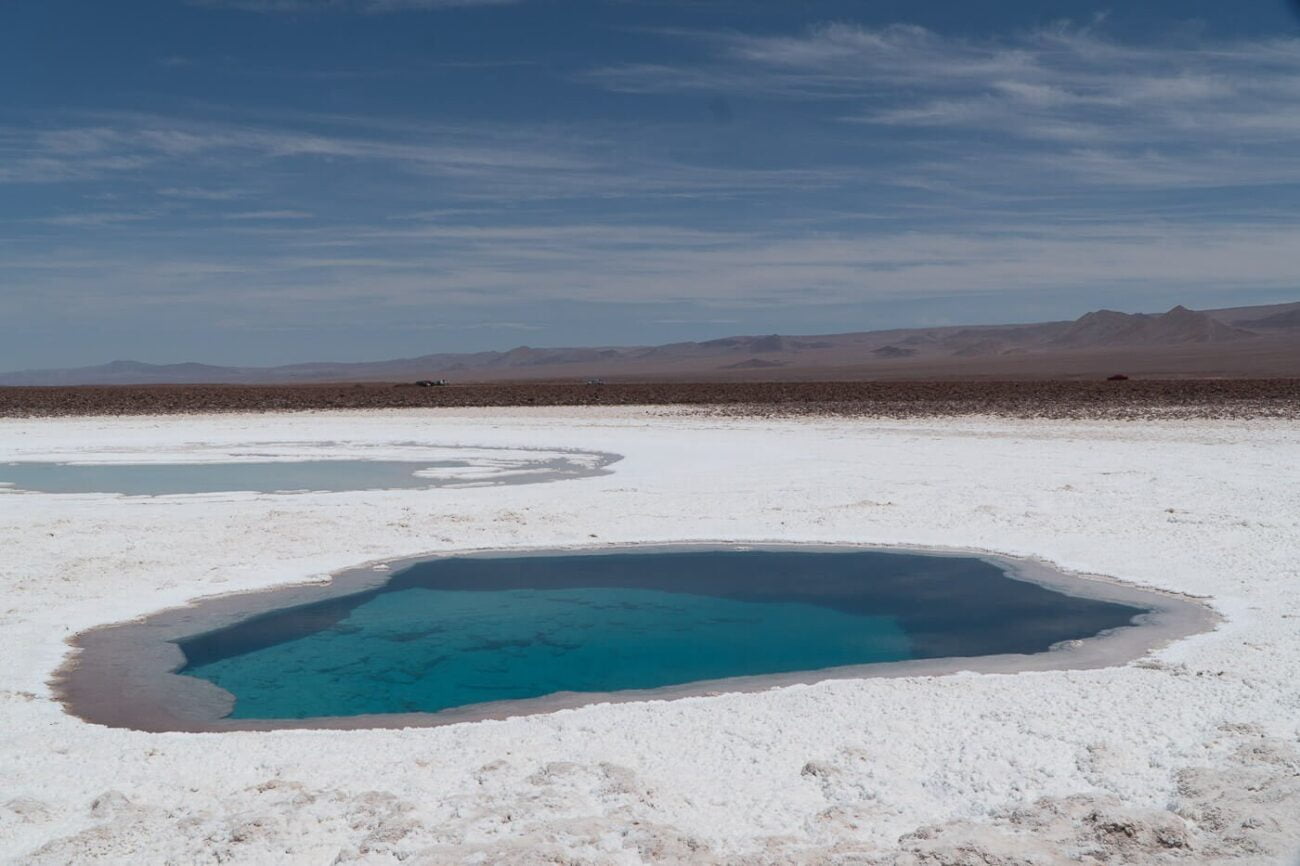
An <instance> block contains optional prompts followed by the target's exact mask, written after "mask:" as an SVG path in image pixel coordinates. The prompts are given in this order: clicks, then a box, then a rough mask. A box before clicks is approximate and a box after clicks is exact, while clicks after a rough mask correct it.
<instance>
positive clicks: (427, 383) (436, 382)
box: [415, 379, 451, 388]
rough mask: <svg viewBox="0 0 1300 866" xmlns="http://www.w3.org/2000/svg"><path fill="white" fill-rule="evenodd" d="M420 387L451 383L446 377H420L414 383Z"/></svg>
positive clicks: (435, 386)
mask: <svg viewBox="0 0 1300 866" xmlns="http://www.w3.org/2000/svg"><path fill="white" fill-rule="evenodd" d="M415 384H416V385H418V386H419V387H421V388H439V387H442V386H443V385H449V384H451V383H450V382H448V381H447V380H446V379H421V380H420V381H418V382H416V383H415Z"/></svg>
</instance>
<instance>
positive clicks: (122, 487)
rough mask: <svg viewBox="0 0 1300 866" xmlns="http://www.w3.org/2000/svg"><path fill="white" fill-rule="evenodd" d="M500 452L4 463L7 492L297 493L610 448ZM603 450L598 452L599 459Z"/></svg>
mask: <svg viewBox="0 0 1300 866" xmlns="http://www.w3.org/2000/svg"><path fill="white" fill-rule="evenodd" d="M581 457H586V458H587V459H585V460H584V459H581ZM581 457H567V456H560V457H553V456H552V457H545V458H539V459H528V458H527V456H524V457H518V456H516V457H514V458H513V459H510V458H505V459H495V460H487V461H483V460H478V461H475V460H423V461H420V460H297V461H252V462H229V463H227V462H212V463H107V464H95V463H59V462H30V463H0V492H6V491H8V492H31V493H118V494H122V495H125V496H168V495H176V494H191V493H224V492H236V491H251V492H255V493H290V492H296V491H320V492H339V491H345V490H399V489H429V488H434V487H450V486H470V485H476V484H526V483H537V482H544V481H557V480H560V479H563V478H578V477H583V476H586V475H592V474H596V473H598V472H599V469H600V466H601V465H603V464H604V462H606V461H605V460H603V459H599V458H602V457H604V455H582V456H581ZM592 458H597V459H592Z"/></svg>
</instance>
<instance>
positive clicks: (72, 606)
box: [0, 409, 1300, 864]
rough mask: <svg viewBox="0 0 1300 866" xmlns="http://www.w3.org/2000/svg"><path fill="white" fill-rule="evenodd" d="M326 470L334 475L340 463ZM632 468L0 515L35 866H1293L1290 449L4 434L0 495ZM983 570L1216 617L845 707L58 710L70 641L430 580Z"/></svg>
mask: <svg viewBox="0 0 1300 866" xmlns="http://www.w3.org/2000/svg"><path fill="white" fill-rule="evenodd" d="M324 443H328V444H324ZM412 443H415V444H417V445H420V444H425V445H427V446H429V447H430V448H433V447H435V446H447V445H463V446H485V447H515V448H518V447H526V448H542V449H584V450H590V451H606V452H615V453H618V454H622V455H624V456H625V459H624V460H623V461H621V462H619V463H616V464H614V465H613V466H612V467H611V468H612V469H613V473H612V474H610V475H607V476H603V477H596V478H587V479H582V480H576V481H561V482H553V483H544V484H535V485H523V486H511V487H467V488H443V489H436V490H403V491H370V492H350V493H312V494H295V495H268V494H229V495H227V494H207V495H202V496H173V497H158V498H126V497H115V496H106V495H44V494H26V493H10V492H3V493H0V551H3V553H4V555H3V557H0V587H2V588H3V596H2V597H3V601H2V602H0V634H2V635H3V638H4V652H3V653H0V768H3V771H2V772H0V858H2V859H3V862H11V863H24V864H27V863H82V862H107V863H119V862H120V863H146V862H147V863H165V862H172V863H216V862H226V863H230V862H235V863H332V862H337V863H354V862H355V863H376V864H384V863H398V862H403V863H544V862H545V863H554V862H560V863H565V862H569V863H601V864H604V863H663V862H690V863H720V862H726V863H872V864H875V863H900V864H901V863H926V864H939V863H981V864H1013V863H1014V864H1031V863H1065V862H1085V863H1171V862H1178V863H1189V864H1190V863H1218V862H1224V863H1227V862H1233V863H1261V864H1263V863H1270V864H1271V863H1287V864H1292V863H1300V820H1297V816H1300V739H1298V735H1300V676H1297V673H1296V672H1297V671H1300V579H1298V578H1300V557H1297V553H1298V552H1300V471H1298V470H1297V468H1296V467H1297V466H1300V425H1297V424H1296V423H1295V422H1262V421H1249V422H1240V421H1238V422H1233V421H1177V422H1150V423H1143V422H1057V421H1008V420H1000V419H961V420H945V419H925V420H917V421H874V420H863V419H857V420H843V419H821V418H805V419H799V420H764V419H716V418H703V417H693V416H690V415H686V414H679V413H675V412H669V411H664V410H658V409H585V410H584V409H555V410H527V411H525V410H503V409H492V410H457V411H439V410H415V411H367V412H334V413H309V414H307V413H304V414H272V415H225V416H188V417H186V416H172V417H165V418H148V417H137V418H124V419H107V418H94V419H53V420H48V419H47V420H17V419H7V420H0V461H3V460H14V459H26V460H48V459H64V460H68V459H82V460H112V459H124V458H123V455H128V456H129V455H132V454H141V453H143V454H151V455H154V456H155V457H157V458H158V459H162V457H161V455H165V456H166V458H167V459H173V458H180V459H194V458H200V459H216V458H218V457H220V456H221V455H223V454H237V453H247V452H249V451H258V452H264V451H266V450H267V448H268V447H273V448H274V453H275V454H277V455H280V456H304V455H311V456H321V455H322V453H323V452H325V451H327V452H328V454H329V456H340V457H353V456H371V457H376V458H380V457H386V456H389V455H390V454H392V453H396V452H399V451H400V452H401V454H402V456H407V455H409V453H410V448H411V445H412ZM691 540H734V541H738V542H744V541H771V542H821V543H843V542H848V543H871V544H898V545H904V546H914V547H936V546H937V547H954V548H973V549H978V550H985V551H990V552H995V553H1002V554H1007V555H1011V556H1025V557H1037V558H1041V559H1043V560H1045V561H1049V562H1051V563H1054V564H1056V565H1058V566H1060V567H1062V568H1065V569H1069V570H1074V571H1079V572H1084V573H1096V574H1102V575H1107V576H1110V577H1113V578H1117V579H1120V580H1124V581H1130V582H1133V583H1136V584H1139V585H1143V586H1150V587H1156V588H1161V589H1165V590H1170V591H1174V592H1179V593H1187V594H1192V595H1197V596H1203V597H1206V598H1207V599H1208V600H1209V601H1210V603H1211V604H1212V605H1213V607H1214V608H1215V609H1216V610H1217V611H1218V612H1219V613H1221V614H1222V615H1223V616H1224V618H1225V619H1224V622H1223V623H1221V624H1220V625H1219V627H1218V628H1217V629H1216V630H1215V631H1213V632H1211V633H1208V634H1202V635H1199V636H1196V637H1192V638H1189V639H1186V640H1183V641H1180V642H1178V643H1176V644H1174V645H1172V646H1170V647H1167V648H1165V649H1163V650H1160V651H1158V652H1157V653H1155V654H1154V655H1153V656H1151V657H1149V658H1147V659H1145V660H1141V661H1138V662H1135V663H1132V664H1129V665H1127V666H1123V667H1116V668H1106V669H1100V670H1088V671H1048V672H1033V673H1019V674H997V675H989V674H957V675H952V676H945V677H933V678H925V677H910V678H902V679H868V680H847V681H843V680H842V681H833V682H826V683H821V684H817V685H803V686H790V687H786V688H780V689H775V690H772V691H768V692H762V693H757V694H736V695H722V696H718V697H704V698H686V699H681V700H676V701H659V702H643V703H626V704H608V705H598V706H592V707H586V708H582V709H577V710H566V711H561V712H557V713H554V714H551V715H540V716H529V717H524V718H517V719H511V720H507V721H499V722H498V721H489V722H480V723H474V724H465V725H453V726H448V727H441V728H425V729H409V730H359V731H275V732H258V733H253V732H243V733H222V734H180V733H171V734H144V733H138V732H132V731H126V730H118V729H109V728H102V727H98V726H93V725H88V724H86V723H84V722H81V721H79V720H77V719H75V718H73V717H71V716H68V715H67V714H66V713H65V712H64V711H63V708H62V707H61V706H60V705H59V704H58V703H56V702H54V701H53V700H52V699H51V695H50V690H49V688H48V686H47V685H46V682H47V680H48V679H49V677H50V676H51V674H52V673H53V671H54V670H55V669H56V668H58V667H59V665H61V664H62V663H63V661H64V659H65V655H66V653H67V652H68V647H67V645H66V644H65V642H64V641H65V639H66V638H67V637H69V636H71V635H72V634H74V633H75V632H77V631H80V630H84V629H88V628H91V627H94V626H98V625H102V624H105V623H109V622H115V621H121V620H127V619H131V618H133V617H136V616H139V615H142V614H145V613H148V612H151V611H153V610H157V609H159V608H163V607H168V606H174V605H178V604H182V603H184V602H186V601H188V600H192V599H194V598H197V597H200V596H204V595H211V594H216V593H226V592H232V591H240V590H249V589H257V588H263V587H267V586H271V585H276V584H282V583H288V582H301V581H304V580H311V579H321V578H323V577H324V575H326V574H328V573H330V572H333V571H337V570H339V569H343V568H346V567H348V566H352V565H356V564H359V563H362V562H365V561H370V560H378V559H388V558H394V557H402V556H414V555H417V554H420V553H423V552H437V551H451V550H467V549H484V548H502V547H546V546H552V545H590V544H598V543H634V542H644V543H657V542H673V541H691Z"/></svg>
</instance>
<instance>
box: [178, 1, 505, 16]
mask: <svg viewBox="0 0 1300 866" xmlns="http://www.w3.org/2000/svg"><path fill="white" fill-rule="evenodd" d="M187 2H188V3H189V5H191V6H205V7H210V8H219V9H238V10H241V11H244V12H259V13H263V14H285V13H298V14H301V13H328V12H361V13H366V14H372V15H376V14H384V13H389V12H412V11H420V10H425V11H428V10H436V9H464V8H470V7H475V6H507V5H511V4H513V3H517V2H521V0H187Z"/></svg>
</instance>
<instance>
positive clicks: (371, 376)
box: [0, 302, 1300, 385]
mask: <svg viewBox="0 0 1300 866" xmlns="http://www.w3.org/2000/svg"><path fill="white" fill-rule="evenodd" d="M1103 373H1123V374H1126V375H1145V376H1170V377H1180V376H1233V377H1243V376H1260V377H1268V376H1287V377H1290V376H1300V302H1297V303H1291V304H1275V305H1271V306H1256V307H1234V308H1231V309H1221V310H1201V311H1197V310H1189V309H1187V308H1186V307H1181V306H1179V307H1174V308H1173V309H1172V310H1169V311H1168V312H1166V313H1156V314H1147V313H1120V312H1115V311H1113V310H1098V311H1096V312H1092V313H1088V314H1086V315H1084V316H1081V317H1080V318H1078V319H1076V320H1074V321H1066V322H1043V323H1037V324H1020V325H972V326H956V327H941V328H912V329H895V330H888V331H863V332H855V333H847V334H826V335H821V336H785V335H780V334H770V335H766V336H743V337H725V338H722V339H717V340H706V341H703V342H688V343H670V344H667V345H662V346H604V347H587V348H583V347H578V348H553V349H537V348H532V347H529V346H519V347H518V348H514V349H510V350H509V351H504V352H474V353H461V354H451V353H443V354H432V355H422V356H420V357H418V358H402V359H397V360H391V361H371V362H362V363H312V364H290V365H286V366H279V367H219V366H212V365H208V364H197V363H184V364H162V365H158V364H143V363H139V362H136V361H114V362H112V363H110V364H104V365H102V366H98V367H79V368H73V369H63V370H24V371H21V372H15V373H6V374H0V385H141V384H195V385H199V384H278V383H312V382H403V381H412V380H417V379H447V380H449V381H451V382H452V383H455V382H483V381H505V380H521V379H531V380H542V379H573V378H591V377H603V378H611V379H641V380H646V379H662V380H688V379H694V380H706V379H707V380H727V379H745V380H754V379H766V380H781V379H789V380H808V379H819V378H820V379H848V378H863V379H893V378H911V379H921V378H936V379H953V378H1010V379H1016V378H1071V377H1082V376H1094V375H1099V374H1103Z"/></svg>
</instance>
